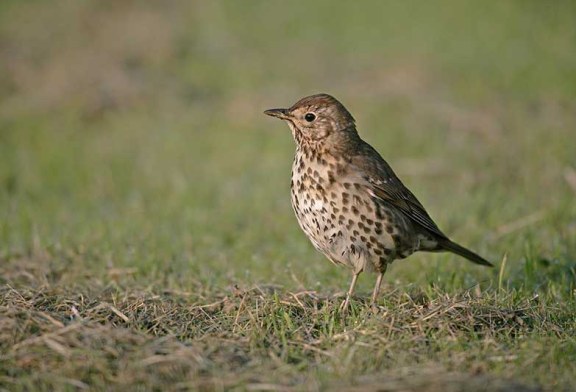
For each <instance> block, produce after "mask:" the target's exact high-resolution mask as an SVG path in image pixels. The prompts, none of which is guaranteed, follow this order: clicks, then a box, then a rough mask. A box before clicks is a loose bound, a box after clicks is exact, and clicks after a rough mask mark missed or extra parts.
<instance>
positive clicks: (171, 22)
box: [0, 0, 576, 391]
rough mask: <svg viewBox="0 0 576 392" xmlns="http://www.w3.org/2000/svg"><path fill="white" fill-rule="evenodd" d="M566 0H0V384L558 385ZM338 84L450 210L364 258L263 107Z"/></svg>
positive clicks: (370, 129) (569, 196) (573, 182)
mask: <svg viewBox="0 0 576 392" xmlns="http://www.w3.org/2000/svg"><path fill="white" fill-rule="evenodd" d="M573 12H574V6H573V5H572V4H571V3H570V2H557V3H555V4H554V5H548V4H546V5H544V4H540V3H539V2H519V1H501V2H494V3H493V4H489V3H474V2H471V1H449V0H445V1H439V2H434V3H432V2H427V3H423V2H402V3H400V2H378V1H373V2H366V3H363V5H362V6H359V5H357V4H352V3H351V4H339V5H337V6H336V5H334V3H333V2H328V1H314V2H306V3H303V2H302V3H285V2H279V1H266V2H260V1H258V2H249V3H242V4H240V3H237V2H232V1H222V2H200V1H198V2H173V3H170V5H169V6H166V5H165V4H164V3H160V2H148V3H146V4H136V3H132V2H112V1H84V2H77V3H71V2H66V1H57V2H52V3H51V4H44V3H42V2H18V1H5V2H3V3H2V4H1V5H0V66H1V67H2V69H3V70H5V71H4V72H2V73H1V74H0V159H1V161H0V293H1V295H0V389H3V390H11V391H12V390H55V389H56V390H77V389H94V390H110V389H112V390H119V389H123V388H124V389H125V388H129V389H142V390H154V389H157V390H164V389H183V390H186V389H209V390H212V389H214V390H223V389H238V390H290V389H298V390H302V389H304V390H324V389H348V390H370V389H372V390H393V391H396V390H397V391H400V390H417V391H445V390H447V391H452V390H453V391H458V390H467V391H474V390H478V391H480V390H503V391H508V390H549V391H553V390H554V391H556V390H571V389H573V388H575V387H576V385H575V384H574V381H573V374H574V372H575V371H576V368H575V366H574V363H575V360H576V339H575V336H576V334H575V332H576V321H575V316H574V315H575V314H576V305H575V294H576V258H575V254H576V203H574V198H575V196H576V160H575V159H574V151H575V149H574V147H575V144H574V142H573V141H572V139H573V138H574V137H573V134H574V129H576V118H575V117H574V112H575V110H576V107H575V105H574V102H576V99H575V98H576V93H575V92H576V73H575V71H574V70H575V69H576V54H575V52H574V51H573V42H574V39H575V38H576V27H575V26H574V24H573V23H572V20H571V15H572V14H573ZM320 91H324V92H328V93H332V94H334V95H335V96H336V97H338V98H340V99H341V100H342V101H343V102H344V104H345V105H346V106H347V107H348V108H349V109H350V110H351V111H352V113H353V114H354V116H355V117H356V119H357V120H358V125H359V130H360V133H361V134H362V135H363V137H364V138H365V139H366V140H368V141H369V142H370V143H371V144H372V145H374V146H375V147H376V148H377V149H378V150H379V151H380V152H381V153H382V155H383V156H384V157H385V158H386V159H387V160H388V161H389V162H390V164H391V165H392V166H393V167H394V168H395V170H396V171H397V172H398V174H399V175H400V177H401V178H402V179H403V180H404V182H405V183H406V184H407V185H408V186H409V187H410V188H411V189H412V190H413V191H414V193H415V194H416V195H417V196H418V197H419V199H420V200H421V201H422V202H423V204H424V205H425V206H426V207H427V209H428V210H429V212H430V213H431V215H432V216H433V217H434V218H435V220H436V221H437V223H438V224H439V226H440V227H441V228H443V230H444V231H445V232H447V233H448V234H449V235H451V236H452V237H453V238H454V239H455V240H457V241H458V242H461V243H463V244H465V245H467V246H469V247H471V248H472V249H474V250H476V251H478V252H479V253H480V254H482V255H484V256H485V257H487V258H488V259H490V260H492V261H494V262H495V263H496V264H497V268H495V269H493V270H486V269H481V268H478V267H476V266H473V265H469V264H468V263H466V262H464V261H462V260H460V259H458V258H457V257H456V256H451V255H448V254H416V255H414V256H411V257H410V258H409V259H407V260H403V261H397V262H396V263H394V264H393V266H392V268H390V269H389V272H388V273H387V275H386V278H385V280H386V282H385V285H384V287H383V294H382V297H381V299H380V303H379V305H380V306H379V310H378V311H377V312H373V311H372V310H371V309H370V308H369V306H368V305H367V304H366V302H365V301H366V299H367V298H369V295H370V291H371V288H372V285H373V281H374V277H373V276H370V275H363V276H361V278H360V282H359V287H358V292H357V296H356V297H355V298H354V301H353V309H352V312H351V315H350V316H349V317H347V318H346V319H343V318H342V317H341V316H340V315H339V314H338V312H337V308H338V304H339V301H340V300H341V298H342V295H343V293H344V290H345V289H346V287H347V285H348V280H349V278H350V277H349V272H348V271H346V270H344V269H338V268H335V267H334V266H332V265H331V264H330V263H329V262H327V261H326V260H325V259H324V258H323V257H322V256H321V255H320V254H318V253H316V252H315V251H314V250H313V248H312V246H311V245H310V244H308V242H307V240H306V239H305V238H304V236H303V234H301V232H300V230H299V229H298V227H297V224H296V221H295V218H294V217H293V214H292V211H291V209H290V206H289V197H288V191H287V184H288V181H289V179H288V175H289V167H290V164H291V158H292V153H293V148H294V147H293V142H292V140H291V138H290V136H289V132H288V130H287V128H286V127H285V126H284V125H282V124H280V123H277V122H275V121H273V120H270V119H269V118H266V117H265V116H264V115H263V114H262V111H263V110H264V109H267V108H269V107H277V106H283V105H290V104H291V103H293V102H294V101H295V100H297V99H298V98H300V97H302V96H304V95H307V94H310V93H315V92H320Z"/></svg>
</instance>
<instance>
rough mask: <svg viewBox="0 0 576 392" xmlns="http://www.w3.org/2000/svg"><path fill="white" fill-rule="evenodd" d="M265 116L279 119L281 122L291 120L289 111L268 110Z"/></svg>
mask: <svg viewBox="0 0 576 392" xmlns="http://www.w3.org/2000/svg"><path fill="white" fill-rule="evenodd" d="M264 114H267V115H269V116H272V117H276V118H279V119H281V120H288V119H289V118H290V116H289V115H288V109H268V110H265V111H264Z"/></svg>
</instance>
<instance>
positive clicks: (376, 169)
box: [264, 93, 493, 312]
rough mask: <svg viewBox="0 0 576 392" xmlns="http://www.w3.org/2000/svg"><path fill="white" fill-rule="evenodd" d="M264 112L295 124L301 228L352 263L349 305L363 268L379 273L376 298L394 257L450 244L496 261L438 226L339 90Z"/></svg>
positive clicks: (294, 186)
mask: <svg viewBox="0 0 576 392" xmlns="http://www.w3.org/2000/svg"><path fill="white" fill-rule="evenodd" d="M264 114H267V115H269V116H272V117H276V118H278V119H281V120H284V121H286V123H287V124H288V126H289V128H290V130H291V131H292V137H293V139H294V141H295V144H296V153H295V155H294V160H293V163H292V177H291V181H290V193H291V204H292V208H293V210H294V213H295V215H296V218H297V220H298V223H299V225H300V228H301V229H302V230H303V231H304V233H305V234H306V236H307V237H308V238H309V239H310V241H311V242H312V245H313V246H314V247H315V248H316V249H317V250H318V251H320V252H321V253H323V254H324V255H325V256H326V257H327V258H328V259H329V260H330V261H331V262H332V263H334V264H336V265H344V266H347V267H349V268H350V269H351V270H352V281H351V283H350V286H349V289H348V291H347V294H346V297H345V300H344V301H343V302H342V303H341V306H340V309H341V310H342V311H343V312H346V311H347V309H348V307H349V303H350V298H351V297H352V295H353V293H354V289H355V286H356V282H357V280H358V276H359V275H360V274H361V273H362V272H364V271H366V272H375V273H377V277H376V284H375V286H374V290H373V292H372V298H371V304H372V306H375V304H376V302H377V299H378V296H379V292H380V286H381V284H382V278H383V276H384V273H385V272H386V269H387V267H388V265H390V264H391V263H392V262H393V261H394V260H397V259H404V258H406V257H408V256H410V255H411V254H413V253H414V252H417V251H427V252H443V251H447V252H452V253H455V254H457V255H459V256H462V257H464V258H465V259H467V260H469V261H471V262H473V263H476V264H479V265H483V266H488V267H492V266H493V265H492V263H490V262H489V261H487V260H486V259H484V258H483V257H481V256H479V255H478V254H476V253H474V252H472V251H471V250H469V249H467V248H465V247H463V246H461V245H459V244H457V243H456V242H453V241H452V240H450V239H449V238H448V236H446V234H444V233H443V232H442V231H441V230H440V229H439V228H438V226H437V225H436V223H434V221H433V220H432V218H431V217H430V215H429V214H428V213H427V212H426V210H425V209H424V207H423V206H422V204H421V203H420V202H419V201H418V199H417V198H416V196H414V194H413V193H412V192H410V190H409V189H408V188H407V187H406V186H405V185H404V184H403V183H402V181H400V179H399V178H398V176H397V175H396V174H395V173H394V171H393V170H392V168H391V167H390V165H389V164H388V163H387V162H386V161H385V160H384V159H383V158H382V156H381V155H380V154H379V153H378V152H377V151H376V150H375V149H374V148H373V147H372V146H371V145H370V144H368V143H367V142H365V141H364V140H363V139H362V138H361V137H360V135H359V134H358V131H357V130H356V121H355V119H354V117H352V114H350V112H349V111H348V110H347V109H346V107H344V105H343V104H342V103H340V101H338V100H337V99H336V98H334V97H333V96H331V95H328V94H324V93H322V94H315V95H311V96H307V97H304V98H302V99H300V100H299V101H298V102H296V103H295V104H294V105H292V106H291V107H289V108H287V109H268V110H265V111H264Z"/></svg>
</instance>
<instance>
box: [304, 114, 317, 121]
mask: <svg viewBox="0 0 576 392" xmlns="http://www.w3.org/2000/svg"><path fill="white" fill-rule="evenodd" d="M304 120H306V121H308V122H312V121H314V120H316V115H315V114H314V113H306V115H305V116H304Z"/></svg>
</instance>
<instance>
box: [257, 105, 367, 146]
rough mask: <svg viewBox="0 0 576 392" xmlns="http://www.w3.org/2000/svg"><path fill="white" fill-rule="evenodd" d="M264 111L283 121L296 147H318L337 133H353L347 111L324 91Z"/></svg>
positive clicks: (351, 119) (327, 142) (326, 142)
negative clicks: (290, 131) (280, 107)
mask: <svg viewBox="0 0 576 392" xmlns="http://www.w3.org/2000/svg"><path fill="white" fill-rule="evenodd" d="M264 113H265V114H267V115H269V116H272V117H276V118H279V119H281V120H285V121H286V122H287V123H288V126H289V127H290V129H291V130H292V134H293V135H294V140H295V141H296V143H297V144H298V145H300V146H302V145H310V146H316V147H319V146H321V145H326V144H329V143H330V142H331V141H334V140H335V139H339V137H338V136H339V134H343V133H347V132H352V133H354V134H355V133H356V129H355V126H354V118H353V117H352V115H351V114H350V112H348V110H347V109H346V108H345V107H344V105H342V104H341V103H340V102H339V101H338V100H337V99H336V98H334V97H332V96H330V95H328V94H316V95H311V96H309V97H305V98H302V99H301V100H299V101H298V102H296V103H295V104H294V105H292V106H291V107H290V108H288V109H269V110H266V111H265V112H264Z"/></svg>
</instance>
